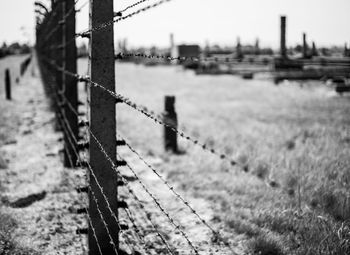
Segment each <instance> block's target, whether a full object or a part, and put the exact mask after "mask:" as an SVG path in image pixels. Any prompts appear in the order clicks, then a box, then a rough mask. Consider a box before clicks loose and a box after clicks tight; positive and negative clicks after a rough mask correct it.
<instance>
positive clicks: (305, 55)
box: [303, 33, 307, 58]
mask: <svg viewBox="0 0 350 255" xmlns="http://www.w3.org/2000/svg"><path fill="white" fill-rule="evenodd" d="M303 58H307V42H306V33H303Z"/></svg>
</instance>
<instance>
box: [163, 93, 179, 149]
mask: <svg viewBox="0 0 350 255" xmlns="http://www.w3.org/2000/svg"><path fill="white" fill-rule="evenodd" d="M164 123H165V124H166V125H169V126H170V127H173V128H177V114H176V111H175V96H165V113H164ZM170 127H167V126H164V148H165V150H166V151H172V152H174V153H177V152H178V148H177V134H176V132H174V131H173V130H172V129H171V128H170Z"/></svg>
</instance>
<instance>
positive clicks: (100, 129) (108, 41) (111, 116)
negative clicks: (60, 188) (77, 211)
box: [89, 0, 119, 255]
mask: <svg viewBox="0 0 350 255" xmlns="http://www.w3.org/2000/svg"><path fill="white" fill-rule="evenodd" d="M111 20H113V0H90V29H91V28H93V27H98V26H100V25H101V24H103V23H105V22H110V21H111ZM89 55H90V61H91V62H90V65H89V66H90V70H89V71H90V78H91V80H92V81H94V82H95V83H98V84H101V85H102V86H103V87H105V88H106V89H108V90H110V91H115V58H114V31H113V25H112V26H107V27H105V28H103V29H100V30H93V31H92V32H91V33H90V47H89ZM115 107H116V100H115V98H114V97H112V96H111V95H110V94H109V93H106V91H104V90H103V89H101V88H98V87H95V86H90V129H91V133H90V165H91V167H92V171H94V173H95V175H96V177H97V180H98V182H99V184H100V185H101V187H102V188H103V191H104V195H105V197H106V198H107V199H108V200H109V204H110V209H111V210H112V211H113V212H114V213H115V215H116V216H117V217H118V206H117V204H118V199H117V198H118V189H117V173H116V171H115V169H112V168H111V162H109V161H108V160H107V159H106V156H105V154H104V153H106V154H107V155H108V156H109V157H110V158H111V160H112V161H114V162H115V163H116V145H117V144H116V110H115ZM92 134H93V135H92ZM96 139H97V140H98V143H100V144H101V145H102V146H103V148H104V150H105V151H104V152H102V150H101V148H100V146H99V144H98V143H97V142H96ZM90 186H91V189H92V191H93V192H94V195H95V197H96V199H97V201H98V207H99V209H100V210H101V213H102V217H103V218H104V219H105V222H106V223H107V225H108V229H109V233H110V234H111V237H112V239H113V242H114V244H115V245H117V246H118V235H119V228H118V224H117V223H116V222H115V220H114V218H113V217H112V216H111V213H110V211H109V210H108V208H107V204H106V202H105V199H104V197H103V196H102V194H101V191H100V189H99V188H98V186H97V183H96V182H95V179H94V177H93V176H90ZM89 199H90V205H89V215H90V218H91V220H92V225H93V227H94V229H95V232H96V236H97V239H98V240H99V243H100V246H101V249H102V253H103V254H115V252H114V249H113V245H112V244H111V241H110V237H109V235H108V233H107V231H106V229H105V227H104V224H103V223H102V221H101V215H100V213H99V212H98V210H97V207H96V206H97V205H96V203H95V201H94V199H93V194H92V193H91V192H90V193H89ZM89 228H90V229H89V254H90V255H95V254H99V251H98V247H97V244H96V241H95V239H94V236H93V232H92V229H91V226H89ZM117 249H118V247H117Z"/></svg>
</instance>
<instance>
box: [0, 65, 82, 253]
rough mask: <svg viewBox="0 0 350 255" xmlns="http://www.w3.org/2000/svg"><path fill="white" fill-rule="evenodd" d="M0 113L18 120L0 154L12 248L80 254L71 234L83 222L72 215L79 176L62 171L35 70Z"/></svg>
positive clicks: (55, 136)
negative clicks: (11, 221)
mask: <svg viewBox="0 0 350 255" xmlns="http://www.w3.org/2000/svg"><path fill="white" fill-rule="evenodd" d="M33 74H34V76H33ZM1 107H2V108H3V109H7V110H8V111H9V113H10V112H13V114H15V115H16V116H17V118H18V120H19V121H18V122H16V123H15V125H16V126H14V127H13V128H14V129H16V130H18V132H17V134H16V135H15V136H14V138H13V139H11V140H10V141H6V142H5V144H4V145H2V146H1V148H0V152H1V155H2V157H3V158H4V160H5V161H6V162H8V163H7V169H2V170H0V179H1V180H2V189H3V192H2V193H1V200H2V206H1V211H2V212H3V213H7V214H9V215H11V216H13V218H14V219H15V220H16V221H17V223H18V227H17V229H16V231H15V232H16V233H15V239H16V242H18V243H19V244H20V245H21V246H24V247H29V248H31V249H34V250H36V251H38V252H39V253H42V254H82V251H83V246H84V245H85V241H84V242H82V240H81V236H79V235H76V234H75V231H76V229H77V228H78V227H79V226H84V225H85V221H84V219H83V217H82V216H77V215H75V214H74V213H73V211H74V208H76V207H80V206H81V205H80V204H79V203H80V202H79V200H78V195H77V193H76V192H75V189H74V185H73V182H74V180H75V179H74V178H75V175H77V174H79V173H78V171H75V170H72V169H65V168H64V167H63V166H62V162H61V154H62V153H61V149H62V142H59V140H60V139H61V137H62V134H61V133H60V132H56V131H55V130H54V125H53V124H54V114H53V112H52V111H51V110H50V107H49V103H48V100H47V97H46V96H45V94H44V89H43V86H42V84H41V82H40V79H39V73H38V70H37V68H36V66H34V67H33V66H32V65H31V66H30V67H29V69H28V71H27V73H26V75H25V76H24V77H23V78H22V79H21V80H20V82H19V84H18V85H16V86H14V87H13V100H12V101H11V102H4V101H1ZM28 196H29V197H28ZM21 198H22V199H23V198H26V199H24V200H18V199H21ZM36 200H38V201H36ZM13 207H14V208H13ZM17 207H19V208H17Z"/></svg>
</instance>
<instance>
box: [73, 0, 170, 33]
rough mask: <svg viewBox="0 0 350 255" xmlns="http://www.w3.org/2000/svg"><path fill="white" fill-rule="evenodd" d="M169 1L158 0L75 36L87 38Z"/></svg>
mask: <svg viewBox="0 0 350 255" xmlns="http://www.w3.org/2000/svg"><path fill="white" fill-rule="evenodd" d="M171 1H172V0H160V1H158V2H156V3H154V4H151V5H148V6H146V7H144V8H141V9H139V10H137V11H135V12H132V13H130V14H128V15H126V16H124V17H120V18H118V19H115V20H114V19H113V20H110V21H107V22H105V23H102V24H101V25H98V26H96V27H93V28H91V29H87V30H85V31H82V32H80V33H77V34H76V36H77V37H83V38H84V37H86V36H87V35H88V34H89V33H91V32H95V31H99V30H102V29H105V28H107V27H109V26H112V25H114V23H118V22H120V21H122V20H125V19H128V18H131V17H133V16H135V15H137V14H139V13H141V12H145V11H147V10H149V9H152V8H155V7H157V6H159V5H162V4H164V3H167V2H171Z"/></svg>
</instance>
